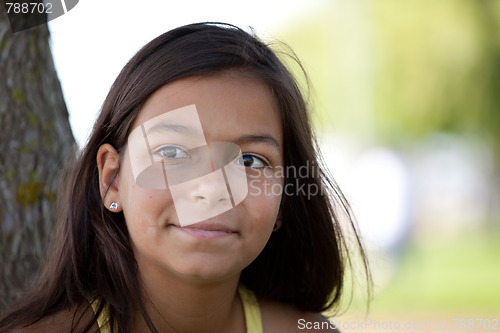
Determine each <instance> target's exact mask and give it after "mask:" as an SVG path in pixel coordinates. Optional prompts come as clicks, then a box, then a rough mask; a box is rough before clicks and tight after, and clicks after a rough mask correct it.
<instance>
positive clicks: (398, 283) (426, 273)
mask: <svg viewBox="0 0 500 333" xmlns="http://www.w3.org/2000/svg"><path fill="white" fill-rule="evenodd" d="M398 267H399V268H398V270H397V271H396V273H395V275H394V276H393V277H392V279H391V280H390V282H389V283H388V284H387V286H386V287H385V288H383V289H382V290H380V291H378V292H377V293H376V294H375V295H374V298H373V301H372V302H371V305H370V310H369V312H368V313H366V311H364V309H365V308H364V307H363V306H361V304H362V302H361V301H360V299H358V298H357V297H355V299H354V301H353V305H352V307H351V308H350V309H349V310H348V311H347V312H346V313H344V314H341V315H340V316H338V317H336V318H337V320H339V321H340V322H339V323H340V324H342V325H344V327H343V326H340V327H341V328H342V329H341V331H342V332H370V333H371V332H410V331H413V332H417V331H418V332H429V333H431V332H500V232H499V231H498V230H489V231H475V232H469V233H463V234H460V235H455V236H453V237H440V235H439V233H437V234H432V235H428V236H427V237H420V238H419V241H414V242H412V244H411V245H409V246H408V247H407V248H406V250H405V251H404V252H403V253H402V254H401V256H400V259H399V265H398ZM373 273H374V275H377V273H382V272H377V271H374V272H373ZM375 280H377V279H376V277H375ZM481 319H487V321H484V320H483V321H481ZM342 320H344V322H343V323H342ZM360 320H361V321H360ZM353 323H354V324H353ZM495 323H496V324H495ZM363 324H364V326H363ZM397 326H399V328H397ZM486 326H489V328H487V327H486ZM495 328H496V329H495Z"/></svg>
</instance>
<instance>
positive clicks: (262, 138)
mask: <svg viewBox="0 0 500 333" xmlns="http://www.w3.org/2000/svg"><path fill="white" fill-rule="evenodd" d="M256 142H261V143H264V144H266V145H268V146H269V147H271V148H274V149H276V150H278V151H280V144H279V143H278V140H276V139H275V138H274V137H273V136H272V135H268V134H263V135H253V134H246V135H242V136H240V137H239V138H237V139H236V140H234V143H236V144H237V145H238V146H241V145H243V144H245V143H256Z"/></svg>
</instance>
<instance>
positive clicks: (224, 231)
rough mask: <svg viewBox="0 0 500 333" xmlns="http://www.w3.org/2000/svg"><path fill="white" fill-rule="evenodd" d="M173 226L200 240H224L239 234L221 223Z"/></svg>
mask: <svg viewBox="0 0 500 333" xmlns="http://www.w3.org/2000/svg"><path fill="white" fill-rule="evenodd" d="M171 226H172V227H174V228H176V229H178V230H180V231H183V232H185V233H187V234H189V235H191V236H193V237H196V238H200V239H214V238H223V237H229V236H232V235H236V234H237V232H236V231H234V230H232V229H231V228H228V227H227V226H225V225H223V224H219V223H206V222H200V223H195V224H191V225H189V226H185V227H181V226H179V225H171Z"/></svg>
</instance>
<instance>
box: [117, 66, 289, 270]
mask: <svg viewBox="0 0 500 333" xmlns="http://www.w3.org/2000/svg"><path fill="white" fill-rule="evenodd" d="M193 105H194V106H195V109H196V111H197V114H198V117H199V121H198V120H197V119H195V118H196V117H193V119H192V121H190V117H191V115H189V116H188V117H184V118H183V117H182V115H181V117H180V118H178V119H180V122H181V123H182V124H183V126H179V124H172V123H170V124H169V126H167V127H168V129H167V130H166V132H168V133H170V134H167V135H165V136H164V137H163V139H162V136H157V137H156V139H155V140H153V141H151V142H149V141H148V149H150V151H151V152H154V155H155V158H160V159H166V160H167V162H168V163H170V162H171V161H174V163H173V164H174V166H173V167H174V169H175V168H176V170H180V171H182V170H183V168H184V167H183V164H182V163H184V162H185V163H186V164H185V165H186V166H187V165H189V164H187V163H193V158H192V157H191V156H190V154H191V153H192V152H193V151H190V150H189V149H188V148H189V147H188V148H186V146H189V144H190V143H193V142H198V141H200V142H206V143H208V147H209V148H208V150H207V151H208V154H212V156H213V154H214V149H215V148H214V147H216V146H215V145H212V146H211V143H212V142H226V143H227V142H229V143H233V144H236V145H237V146H236V145H230V146H232V147H239V149H241V153H242V155H241V156H242V158H240V159H239V160H237V161H236V162H234V161H233V163H236V164H237V165H239V167H240V171H241V170H243V171H246V177H245V176H244V178H243V179H244V180H245V181H246V183H245V184H242V183H241V181H240V182H238V181H235V182H233V183H232V184H229V183H230V180H229V181H228V177H229V176H228V175H229V173H227V172H226V173H225V174H222V173H220V174H219V179H218V180H217V179H216V178H217V177H215V178H214V177H211V176H206V177H204V178H199V179H203V181H201V182H200V181H195V182H194V183H193V182H191V183H189V182H186V183H184V184H188V185H189V186H188V185H185V187H183V191H184V192H183V195H181V197H182V196H184V197H190V196H191V197H192V199H193V200H194V201H196V203H195V204H193V205H191V206H189V205H188V206H182V205H180V204H179V202H180V200H178V198H176V194H175V191H174V189H173V186H172V185H173V184H171V183H172V180H173V179H175V177H174V178H172V177H171V178H168V177H165V178H162V179H158V180H156V179H154V177H153V178H152V179H149V183H154V182H155V181H158V182H159V183H162V182H163V183H168V184H167V186H166V188H161V189H151V186H142V184H141V183H140V182H139V181H138V180H137V179H136V176H137V174H136V172H134V165H135V164H136V157H135V156H134V151H133V150H134V148H133V142H134V141H131V140H130V138H129V144H128V146H127V149H126V150H125V153H124V155H123V158H122V160H121V165H120V171H119V175H118V177H117V180H116V182H115V183H116V195H117V200H118V202H119V204H120V207H121V209H123V213H124V216H125V220H126V223H127V227H128V231H129V234H130V237H131V241H132V245H133V249H134V254H135V257H136V259H137V262H138V264H139V268H140V270H141V272H144V271H150V270H151V269H153V270H155V271H158V269H160V271H161V270H167V271H169V272H172V273H175V274H176V275H178V276H183V277H188V278H197V279H200V278H201V279H219V278H224V277H230V276H237V274H239V273H240V272H241V270H242V269H243V268H245V267H246V266H247V265H249V264H250V263H251V262H252V261H253V260H254V259H255V258H256V257H257V255H258V254H259V253H260V252H261V251H262V249H263V248H264V246H265V245H266V243H267V241H268V239H269V237H270V235H271V233H272V230H273V227H274V226H275V223H276V222H277V218H278V211H279V204H280V200H281V192H282V191H280V189H281V188H282V179H281V178H278V177H275V173H276V171H277V170H279V169H280V168H282V167H283V150H282V149H283V138H282V129H281V120H280V115H279V109H278V105H277V103H276V100H275V98H274V96H273V94H272V91H271V88H270V87H269V86H267V85H266V84H265V83H264V82H262V81H261V80H259V79H256V78H253V77H250V76H249V75H246V76H245V75H244V74H241V73H240V74H238V73H235V72H228V73H225V74H223V75H217V76H206V77H192V78H187V79H181V80H178V81H175V82H173V83H170V84H167V85H165V86H164V87H162V88H160V89H158V90H157V91H156V92H155V93H154V94H153V95H152V96H151V97H150V98H149V99H148V100H147V101H146V103H145V105H144V107H143V108H142V110H141V112H140V114H139V116H138V118H137V119H136V121H135V123H134V125H133V127H132V128H133V129H136V128H138V129H139V131H135V133H142V132H144V133H146V131H145V130H144V124H147V122H148V120H152V121H153V122H154V121H156V119H163V118H164V117H166V118H165V119H172V118H169V116H170V115H174V114H175V113H174V112H179V109H180V108H183V109H181V111H180V112H181V113H182V112H183V111H182V110H191V111H192V108H191V109H190V108H185V107H186V106H191V107H192V106H193ZM169 111H174V112H172V113H171V114H169V113H168V112H169ZM185 112H186V114H187V112H188V111H185ZM173 122H174V123H175V121H173ZM150 123H151V121H150ZM200 124H201V128H202V132H201V133H202V135H201V136H200V133H199V132H196V130H194V129H195V128H199V125H200ZM172 125H174V126H172ZM141 127H142V128H141ZM157 127H158V126H157ZM160 127H161V126H160ZM163 127H165V126H163ZM190 131H191V132H190ZM132 133H134V131H132ZM144 135H146V134H144ZM139 137H140V136H139ZM158 138H159V139H158ZM149 145H151V146H149ZM195 146H196V145H195ZM210 147H211V148H210ZM151 156H153V155H151ZM151 158H153V157H151ZM213 161H214V160H213V159H212V165H211V168H212V171H213V170H214V165H213ZM186 168H187V167H186ZM215 168H216V167H215ZM167 170H169V169H167ZM281 170H282V169H281ZM166 172H167V173H168V172H170V171H166ZM236 172H237V171H236ZM214 175H215V173H214ZM220 175H223V176H224V175H225V177H226V178H225V181H226V182H228V184H229V185H232V187H231V186H226V184H225V182H224V178H220V177H221V176H220ZM243 175H245V172H243ZM167 178H168V181H167ZM221 179H222V183H221V181H220V180H221ZM240 179H241V173H240ZM190 184H192V186H191V185H190ZM221 184H222V186H221ZM183 186H184V185H183ZM190 186H191V190H192V191H191V190H188V188H190ZM152 187H153V188H154V186H152ZM160 187H161V186H160ZM228 193H229V196H228ZM237 193H239V194H242V193H243V197H241V195H240V197H241V198H244V200H243V201H241V200H238V201H236V200H234V198H236V194H237ZM231 194H232V196H233V197H231ZM245 194H246V197H245V196H244V195H245ZM240 201H241V202H240ZM174 202H175V205H174ZM238 202H239V203H238ZM197 205H199V206H197ZM203 205H205V206H203ZM210 205H212V206H216V205H219V206H221V205H222V206H223V205H226V206H225V207H226V208H222V209H220V210H219V211H217V208H215V210H214V209H213V208H206V207H208V206H210ZM190 207H191V208H190ZM204 207H205V208H206V209H207V211H209V212H210V211H211V212H212V213H211V214H209V215H206V216H208V218H207V219H204V218H201V219H200V216H203V213H200V212H204V211H205V208H204ZM176 208H177V209H176ZM213 212H216V213H217V212H221V213H217V214H214V213H213ZM186 214H187V215H186ZM181 215H182V216H195V217H197V218H198V220H193V221H190V222H189V223H182V221H181V219H180V217H181ZM200 220H202V221H201V222H197V221H200Z"/></svg>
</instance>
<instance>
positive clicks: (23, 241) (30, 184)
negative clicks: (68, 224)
mask: <svg viewBox="0 0 500 333" xmlns="http://www.w3.org/2000/svg"><path fill="white" fill-rule="evenodd" d="M2 5H3V4H0V312H1V309H2V307H6V306H7V305H8V304H10V303H11V302H12V301H13V300H14V299H15V298H16V297H17V296H18V295H19V294H20V292H22V291H23V289H25V288H26V287H28V286H29V285H30V283H31V282H32V280H33V278H34V275H35V274H36V272H37V270H38V268H39V266H40V262H41V260H42V258H43V257H44V255H45V250H46V249H47V245H48V243H49V238H50V236H51V234H52V233H53V225H54V215H53V207H54V203H55V198H56V194H57V183H58V179H59V175H60V174H61V170H62V167H63V165H64V162H65V161H66V159H67V157H68V154H69V153H70V151H72V148H73V147H74V138H73V134H72V132H71V128H70V125H69V122H68V112H67V109H66V105H65V103H64V99H63V96H62V92H61V87H60V84H59V80H58V78H57V74H56V71H55V68H54V63H53V61H52V54H51V50H50V47H49V32H48V28H47V26H46V24H43V25H40V26H38V27H35V28H32V29H29V30H25V31H21V32H17V33H12V31H11V28H10V25H9V21H8V18H7V15H6V14H5V10H3V8H1V7H3V6H2Z"/></svg>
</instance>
